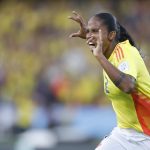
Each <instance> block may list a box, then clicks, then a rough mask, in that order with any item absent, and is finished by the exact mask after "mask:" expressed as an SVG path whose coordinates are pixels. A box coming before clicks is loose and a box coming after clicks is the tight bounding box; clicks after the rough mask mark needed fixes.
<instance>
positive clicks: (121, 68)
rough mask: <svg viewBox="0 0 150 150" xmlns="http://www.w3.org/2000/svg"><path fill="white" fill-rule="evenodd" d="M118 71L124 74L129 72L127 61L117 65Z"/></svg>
mask: <svg viewBox="0 0 150 150" xmlns="http://www.w3.org/2000/svg"><path fill="white" fill-rule="evenodd" d="M118 69H119V70H120V71H122V72H125V71H127V70H129V64H128V62H127V61H123V62H122V63H121V64H119V66H118Z"/></svg>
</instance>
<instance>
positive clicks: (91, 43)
mask: <svg viewBox="0 0 150 150" xmlns="http://www.w3.org/2000/svg"><path fill="white" fill-rule="evenodd" d="M88 45H89V46H90V47H91V48H95V47H96V44H95V43H93V42H89V43H88Z"/></svg>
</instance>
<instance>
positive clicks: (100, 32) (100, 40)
mask: <svg viewBox="0 0 150 150" xmlns="http://www.w3.org/2000/svg"><path fill="white" fill-rule="evenodd" d="M98 42H99V44H102V30H101V29H100V30H99V40H98Z"/></svg>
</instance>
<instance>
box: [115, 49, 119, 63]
mask: <svg viewBox="0 0 150 150" xmlns="http://www.w3.org/2000/svg"><path fill="white" fill-rule="evenodd" d="M115 55H116V58H117V61H118V62H119V57H118V53H117V51H115Z"/></svg>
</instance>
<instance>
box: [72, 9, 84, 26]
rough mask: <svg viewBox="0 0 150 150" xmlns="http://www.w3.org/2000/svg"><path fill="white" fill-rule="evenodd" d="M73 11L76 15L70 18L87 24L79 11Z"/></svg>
mask: <svg viewBox="0 0 150 150" xmlns="http://www.w3.org/2000/svg"><path fill="white" fill-rule="evenodd" d="M72 13H73V14H74V15H75V16H72V17H71V18H70V19H73V20H75V21H77V22H79V23H80V24H85V21H84V19H83V17H82V16H81V15H80V14H79V13H77V12H76V11H72Z"/></svg>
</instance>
